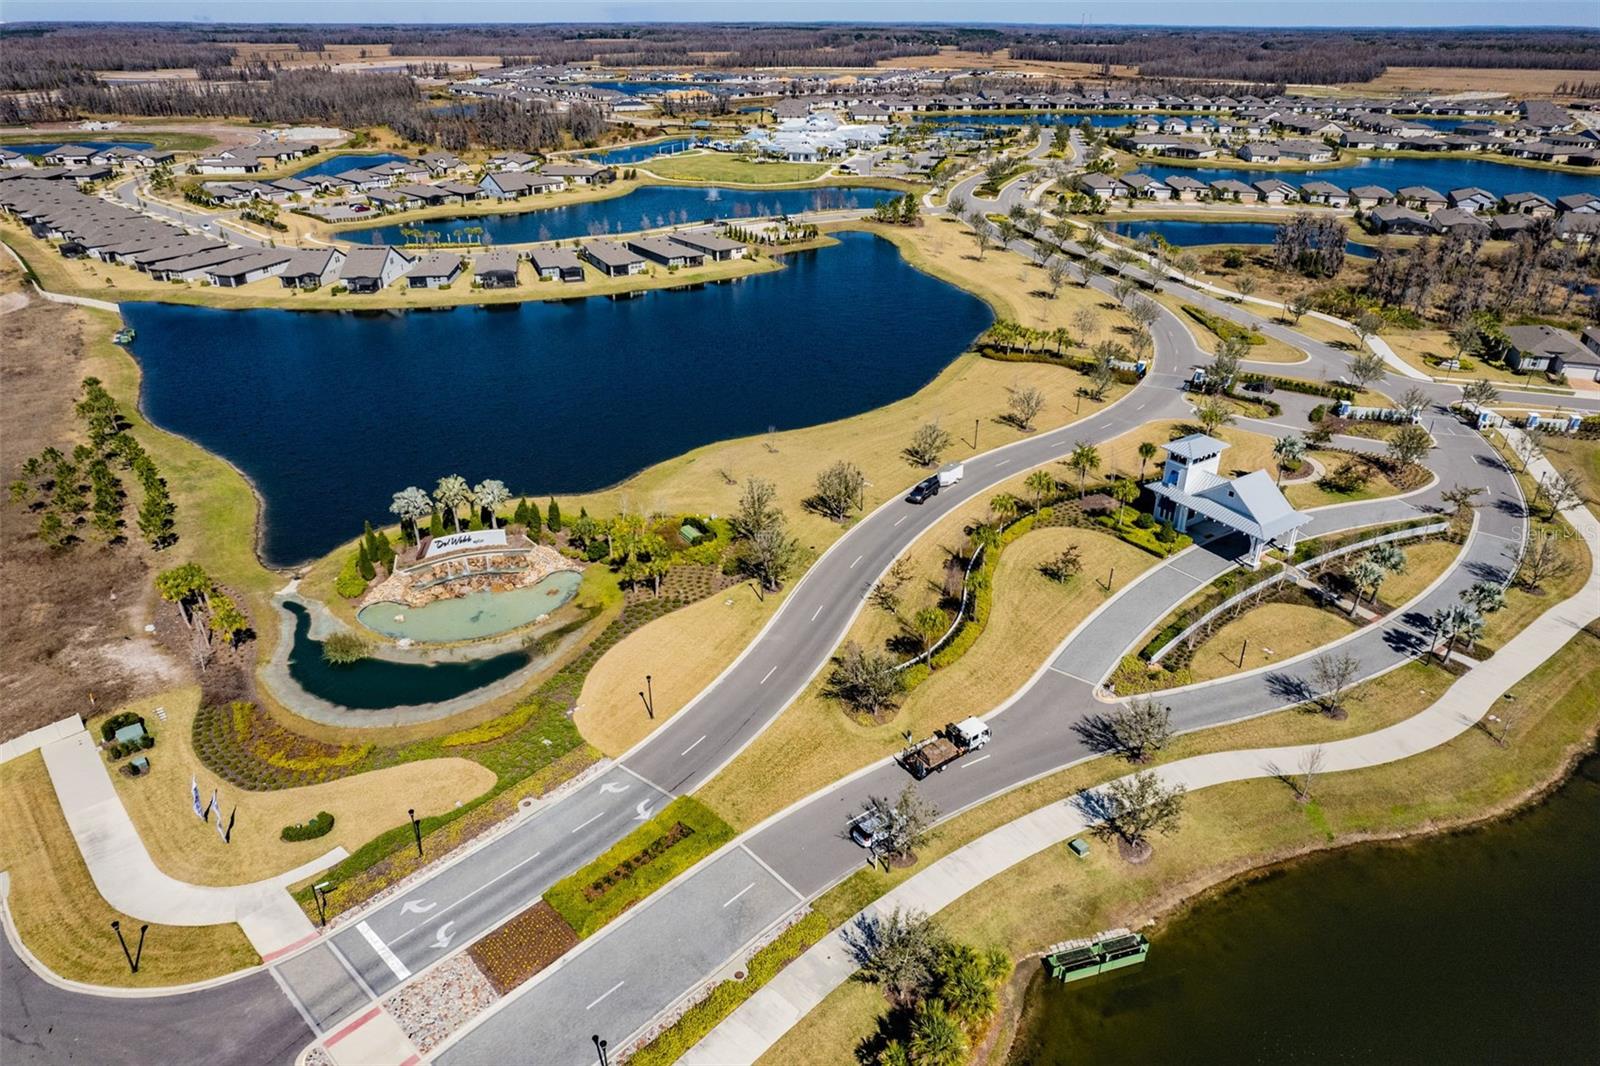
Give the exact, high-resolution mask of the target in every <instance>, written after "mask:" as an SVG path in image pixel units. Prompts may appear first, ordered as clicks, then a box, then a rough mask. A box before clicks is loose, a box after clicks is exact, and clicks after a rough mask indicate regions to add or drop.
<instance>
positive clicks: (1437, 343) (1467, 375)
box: [1383, 329, 1549, 388]
mask: <svg viewBox="0 0 1600 1066" xmlns="http://www.w3.org/2000/svg"><path fill="white" fill-rule="evenodd" d="M1383 339H1384V340H1386V341H1388V342H1389V347H1391V348H1393V349H1394V353H1395V354H1396V355H1398V356H1399V357H1400V358H1401V359H1403V360H1405V361H1406V362H1407V363H1409V364H1410V365H1411V366H1414V367H1416V368H1417V369H1418V370H1421V371H1422V372H1423V373H1425V374H1430V375H1436V376H1438V377H1442V378H1454V379H1458V380H1461V381H1476V380H1478V379H1479V378H1487V379H1488V380H1490V381H1493V382H1495V383H1496V384H1499V385H1514V386H1519V387H1521V388H1530V387H1538V386H1543V385H1548V384H1549V383H1548V382H1547V381H1545V377H1544V375H1543V374H1514V373H1512V372H1511V371H1510V370H1507V369H1506V368H1505V366H1504V365H1503V364H1500V363H1488V362H1485V361H1484V360H1482V359H1475V358H1473V357H1471V356H1468V357H1467V358H1466V362H1465V363H1463V366H1466V365H1467V364H1470V365H1471V368H1470V369H1462V370H1442V369H1440V368H1439V366H1438V365H1437V363H1438V361H1439V360H1440V359H1453V358H1455V354H1456V352H1455V347H1454V345H1452V344H1451V343H1450V335H1449V334H1448V333H1446V332H1445V331H1444V330H1440V329H1419V330H1408V331H1405V332H1399V331H1396V332H1394V333H1384V334H1383Z"/></svg>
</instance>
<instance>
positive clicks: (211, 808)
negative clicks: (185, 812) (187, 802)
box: [200, 789, 217, 822]
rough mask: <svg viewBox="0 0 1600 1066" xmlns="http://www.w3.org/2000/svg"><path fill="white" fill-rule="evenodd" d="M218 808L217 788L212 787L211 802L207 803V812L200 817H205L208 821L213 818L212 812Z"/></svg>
mask: <svg viewBox="0 0 1600 1066" xmlns="http://www.w3.org/2000/svg"><path fill="white" fill-rule="evenodd" d="M216 809H217V790H216V789H212V790H211V802H210V803H208V804H206V810H205V813H204V814H202V815H201V816H200V817H202V818H204V819H205V820H206V821H208V822H209V821H210V820H211V812H212V811H214V810H216Z"/></svg>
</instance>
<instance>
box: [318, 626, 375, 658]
mask: <svg viewBox="0 0 1600 1066" xmlns="http://www.w3.org/2000/svg"><path fill="white" fill-rule="evenodd" d="M371 654H372V645H371V644H369V643H367V642H366V641H365V640H364V639H362V637H361V636H360V635H359V634H357V633H351V632H348V631H345V632H340V633H334V634H332V635H331V636H329V637H328V639H327V640H324V641H323V642H322V661H323V662H325V663H328V664H329V665H332V666H349V665H351V664H352V663H357V662H360V661H361V660H362V659H365V658H366V657H367V656H369V655H371Z"/></svg>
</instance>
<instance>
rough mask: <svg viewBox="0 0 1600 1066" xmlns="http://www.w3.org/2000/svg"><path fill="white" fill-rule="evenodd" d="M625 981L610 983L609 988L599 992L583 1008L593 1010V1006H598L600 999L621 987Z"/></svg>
mask: <svg viewBox="0 0 1600 1066" xmlns="http://www.w3.org/2000/svg"><path fill="white" fill-rule="evenodd" d="M627 983H628V982H626V981H618V982H617V983H616V984H614V985H612V986H611V987H610V988H608V989H606V990H605V991H604V992H602V993H600V995H599V996H597V997H596V998H595V1000H594V1002H593V1003H590V1004H589V1005H588V1006H587V1007H585V1008H583V1009H584V1010H594V1009H595V1007H597V1006H599V1004H600V1001H601V1000H602V999H605V998H606V997H607V996H609V995H610V994H611V993H613V992H615V991H616V990H617V989H619V988H621V987H622V986H623V985H625V984H627Z"/></svg>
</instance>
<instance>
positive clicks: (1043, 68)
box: [878, 47, 1139, 83]
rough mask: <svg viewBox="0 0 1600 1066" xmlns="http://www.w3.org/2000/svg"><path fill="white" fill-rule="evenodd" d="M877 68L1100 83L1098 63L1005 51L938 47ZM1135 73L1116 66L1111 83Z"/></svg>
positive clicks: (884, 63)
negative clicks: (1028, 74) (1031, 74)
mask: <svg viewBox="0 0 1600 1066" xmlns="http://www.w3.org/2000/svg"><path fill="white" fill-rule="evenodd" d="M878 66H880V67H913V68H916V69H919V70H966V69H969V68H972V67H978V68H982V69H986V70H1015V71H1038V72H1039V73H1043V74H1049V75H1050V76H1051V77H1055V78H1065V79H1069V80H1073V81H1082V82H1085V83H1092V82H1098V81H1099V80H1101V79H1100V64H1098V63H1068V62H1057V61H1054V60H1047V59H1012V58H1011V56H1010V54H1009V53H1008V52H1007V51H1006V50H1005V49H1001V50H999V51H997V52H973V51H964V50H962V49H959V48H953V47H945V48H940V49H939V51H938V53H937V54H935V55H931V56H896V57H894V58H893V59H883V60H879V61H878ZM1138 73H1139V71H1138V68H1137V67H1132V66H1121V65H1119V66H1114V67H1112V68H1111V75H1112V79H1113V80H1116V79H1121V78H1133V77H1137V76H1138Z"/></svg>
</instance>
